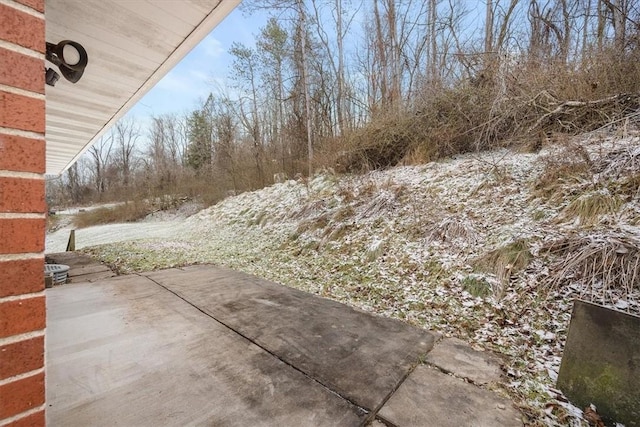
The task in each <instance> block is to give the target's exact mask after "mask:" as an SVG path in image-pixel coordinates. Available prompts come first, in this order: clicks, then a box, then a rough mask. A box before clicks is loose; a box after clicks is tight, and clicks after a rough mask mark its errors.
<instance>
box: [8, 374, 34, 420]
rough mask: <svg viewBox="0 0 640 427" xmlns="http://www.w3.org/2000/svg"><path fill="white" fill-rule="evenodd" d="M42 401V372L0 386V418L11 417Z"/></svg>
mask: <svg viewBox="0 0 640 427" xmlns="http://www.w3.org/2000/svg"><path fill="white" fill-rule="evenodd" d="M43 403H44V373H40V374H37V375H33V376H31V377H27V378H23V379H21V380H18V381H13V382H10V383H7V384H5V385H2V386H0V419H2V418H9V417H13V416H14V415H18V414H20V413H22V412H25V411H28V410H29V409H33V408H37V407H38V406H41V405H42V404H43Z"/></svg>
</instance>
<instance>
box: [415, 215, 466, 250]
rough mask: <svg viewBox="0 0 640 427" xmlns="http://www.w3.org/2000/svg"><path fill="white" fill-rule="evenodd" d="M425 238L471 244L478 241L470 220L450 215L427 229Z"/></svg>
mask: <svg viewBox="0 0 640 427" xmlns="http://www.w3.org/2000/svg"><path fill="white" fill-rule="evenodd" d="M427 239H428V240H431V241H441V242H447V243H455V242H460V243H463V244H469V245H471V244H475V243H476V242H477V241H478V233H477V231H476V230H475V229H474V227H473V225H472V224H471V223H470V222H468V221H466V220H463V219H460V218H456V217H455V216H450V217H447V218H444V219H443V220H442V221H440V222H439V223H437V224H435V225H434V226H432V227H430V229H429V230H428V231H427Z"/></svg>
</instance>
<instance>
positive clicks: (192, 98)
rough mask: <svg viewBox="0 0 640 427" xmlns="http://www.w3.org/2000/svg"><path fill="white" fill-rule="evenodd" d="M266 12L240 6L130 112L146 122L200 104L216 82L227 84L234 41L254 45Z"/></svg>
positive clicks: (265, 17)
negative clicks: (248, 9)
mask: <svg viewBox="0 0 640 427" xmlns="http://www.w3.org/2000/svg"><path fill="white" fill-rule="evenodd" d="M267 19H268V16H267V14H266V13H254V14H252V15H251V16H248V15H247V14H246V13H244V12H243V11H242V10H240V8H236V9H235V10H234V11H233V12H231V13H230V14H229V16H227V18H226V19H225V20H224V21H222V22H221V23H220V24H219V25H218V26H217V27H216V28H214V29H213V31H212V32H211V33H210V34H209V35H208V36H207V37H205V38H204V39H203V40H202V41H201V42H200V43H199V44H198V45H197V46H196V47H195V48H194V49H193V50H192V51H191V52H189V54H187V56H185V57H184V58H183V59H182V61H181V62H180V63H179V64H178V65H176V66H175V67H174V68H173V69H172V70H171V71H170V72H169V73H168V74H167V75H166V76H165V77H164V78H163V79H162V80H160V81H159V82H158V84H156V86H155V87H154V88H153V89H151V90H150V91H149V92H148V93H147V94H146V95H145V96H144V97H143V98H142V99H141V100H140V101H139V102H138V103H137V104H136V105H135V106H134V107H133V108H132V109H131V110H130V112H129V113H128V114H127V115H128V116H133V117H135V118H136V121H139V122H142V123H145V122H147V120H148V118H149V117H150V116H152V115H155V116H157V115H160V114H165V113H183V112H186V111H190V110H192V109H193V108H194V107H196V106H197V104H198V102H199V100H201V99H204V98H206V97H207V95H208V94H209V92H210V91H212V89H213V88H214V87H215V85H224V84H225V82H226V80H227V78H228V75H229V68H230V66H231V63H232V58H231V55H229V53H228V52H229V48H231V44H232V43H233V42H239V43H243V44H245V45H249V46H253V44H254V35H255V34H258V32H259V30H260V28H261V27H263V26H264V25H265V24H266V22H267Z"/></svg>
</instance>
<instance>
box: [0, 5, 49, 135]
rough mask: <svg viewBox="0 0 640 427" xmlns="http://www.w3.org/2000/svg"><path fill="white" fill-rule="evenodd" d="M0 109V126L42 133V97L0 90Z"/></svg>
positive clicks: (43, 119)
mask: <svg viewBox="0 0 640 427" xmlns="http://www.w3.org/2000/svg"><path fill="white" fill-rule="evenodd" d="M0 6H1V4H0ZM0 38H1V37H0ZM0 111H2V115H0V126H4V127H7V128H12V129H21V130H28V131H32V132H38V133H44V128H45V114H44V111H45V104H44V99H35V98H30V97H28V96H23V95H17V94H15V93H9V92H0Z"/></svg>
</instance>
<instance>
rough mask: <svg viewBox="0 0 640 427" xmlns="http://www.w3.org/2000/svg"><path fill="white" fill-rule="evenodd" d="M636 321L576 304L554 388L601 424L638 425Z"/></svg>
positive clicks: (639, 337) (639, 341)
mask: <svg viewBox="0 0 640 427" xmlns="http://www.w3.org/2000/svg"><path fill="white" fill-rule="evenodd" d="M639 385H640V317H637V316H633V315H631V314H627V313H623V312H620V311H617V310H612V309H609V308H606V307H602V306H599V305H596V304H591V303H588V302H585V301H579V300H576V301H575V303H574V306H573V314H572V316H571V324H570V326H569V334H568V337H567V344H566V345H565V349H564V354H563V356H562V365H561V366H560V373H559V375H558V388H559V389H560V390H562V392H563V393H564V394H565V395H566V396H567V397H568V398H569V399H570V400H571V401H572V402H573V403H574V404H575V405H577V406H579V407H580V408H585V407H586V406H588V405H589V404H590V403H593V404H594V405H595V406H596V407H597V409H598V414H599V415H600V416H601V417H602V418H603V420H604V421H605V422H609V423H610V422H613V421H616V422H619V423H623V424H625V425H626V426H627V427H638V426H640V387H639Z"/></svg>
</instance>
